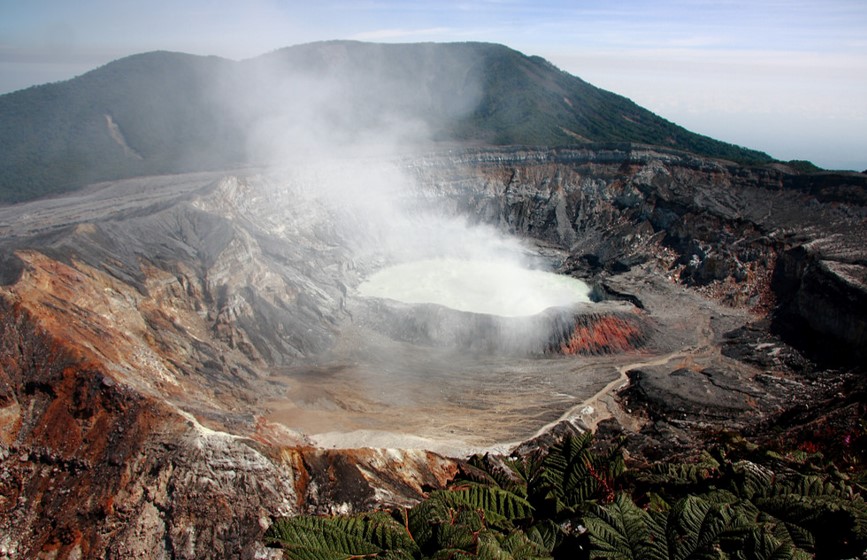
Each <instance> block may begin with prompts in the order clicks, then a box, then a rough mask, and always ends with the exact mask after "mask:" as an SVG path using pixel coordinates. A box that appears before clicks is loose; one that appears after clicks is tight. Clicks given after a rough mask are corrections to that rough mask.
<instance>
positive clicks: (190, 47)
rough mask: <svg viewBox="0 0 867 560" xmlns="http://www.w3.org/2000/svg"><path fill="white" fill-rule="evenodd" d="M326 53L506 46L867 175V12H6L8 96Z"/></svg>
mask: <svg viewBox="0 0 867 560" xmlns="http://www.w3.org/2000/svg"><path fill="white" fill-rule="evenodd" d="M331 39H355V40H362V41H373V42H389V43H402V42H418V41H435V42H452V41H487V42H495V43H502V44H504V45H507V46H509V47H512V48H514V49H517V50H519V51H521V52H523V53H525V54H528V55H538V56H542V57H544V58H546V59H547V60H549V61H551V62H552V63H554V64H555V65H557V66H558V67H559V68H561V69H563V70H565V71H567V72H569V73H570V74H573V75H576V76H578V77H580V78H582V79H584V80H585V81H587V82H590V83H591V84H593V85H596V86H598V87H601V88H603V89H607V90H609V91H613V92H615V93H619V94H621V95H624V96H626V97H628V98H630V99H632V100H633V101H635V102H636V103H638V104H639V105H641V106H643V107H645V108H647V109H649V110H651V111H653V112H654V113H656V114H658V115H660V116H662V117H664V118H666V119H668V120H670V121H673V122H675V123H677V124H680V125H682V126H684V127H686V128H688V129H690V130H692V131H694V132H698V133H700V134H705V135H708V136H711V137H713V138H717V139H720V140H724V141H727V142H731V143H734V144H738V145H742V146H746V147H749V148H754V149H758V150H762V151H764V152H767V153H769V154H770V155H771V156H773V157H775V158H778V159H781V160H791V159H799V160H809V161H812V162H814V163H816V164H817V165H819V166H821V167H825V168H828V169H855V170H858V171H862V170H867V0H813V1H806V0H659V1H642V0H620V1H616V2H615V1H605V0H572V1H566V0H562V1H545V0H536V1H533V0H478V1H474V2H469V1H460V0H439V1H425V2H421V1H413V0H403V1H397V0H317V1H314V2H311V1H310V0H303V1H300V0H243V1H242V0H183V1H178V0H147V1H144V0H76V1H75V2H72V1H70V0H0V93H6V92H10V91H14V90H17V89H22V88H25V87H29V86H32V85H36V84H41V83H46V82H53V81H60V80H66V79H70V78H73V77H75V76H77V75H80V74H83V73H85V72H87V71H88V70H91V69H93V68H96V67H98V66H101V65H103V64H106V63H108V62H110V61H112V60H115V59H118V58H122V57H124V56H128V55H131V54H135V53H140V52H146V51H152V50H171V51H181V52H187V53H192V54H201V55H218V56H222V57H226V58H230V59H234V60H240V59H245V58H251V57H255V56H257V55H259V54H263V53H266V52H269V51H272V50H275V49H278V48H282V47H287V46H290V45H296V44H301V43H308V42H311V41H320V40H331Z"/></svg>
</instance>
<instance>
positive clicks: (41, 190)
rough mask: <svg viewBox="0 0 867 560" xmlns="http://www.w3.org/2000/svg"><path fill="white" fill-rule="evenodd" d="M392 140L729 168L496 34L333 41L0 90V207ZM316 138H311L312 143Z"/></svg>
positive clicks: (758, 158) (142, 64)
mask: <svg viewBox="0 0 867 560" xmlns="http://www.w3.org/2000/svg"><path fill="white" fill-rule="evenodd" d="M384 134H385V135H393V138H392V141H396V142H398V143H402V142H403V141H404V140H405V138H404V136H402V135H407V134H409V135H413V134H414V135H415V136H414V137H412V138H411V139H420V137H430V138H433V139H434V140H438V141H447V142H465V143H469V144H473V145H478V144H483V145H484V144H489V145H490V144H494V145H506V144H524V145H540V146H554V145H567V144H575V143H581V142H588V141H592V142H611V141H616V142H634V143H644V144H654V145H660V146H666V147H671V148H676V149H680V150H685V151H690V152H694V153H696V154H699V155H703V156H709V157H715V158H725V159H730V160H733V161H736V162H741V163H750V164H752V163H764V162H769V161H771V158H770V157H769V156H767V155H766V154H763V153H760V152H756V151H753V150H747V149H744V148H740V147H737V146H733V145H731V144H726V143H724V142H719V141H716V140H713V139H711V138H707V137H705V136H700V135H697V134H693V133H691V132H689V131H687V130H685V129H683V128H681V127H679V126H677V125H675V124H672V123H670V122H668V121H666V120H665V119H662V118H660V117H658V116H656V115H654V114H652V113H651V112H649V111H647V110H645V109H642V108H641V107H639V106H637V105H636V104H635V103H633V102H631V101H629V100H628V99H626V98H624V97H621V96H619V95H615V94H613V93H610V92H607V91H603V90H601V89H598V88H596V87H594V86H591V85H590V84H587V83H586V82H584V81H582V80H581V79H579V78H577V77H575V76H571V75H569V74H567V73H565V72H562V71H560V70H558V69H557V68H555V67H554V66H553V65H551V64H550V63H548V62H546V61H545V60H543V59H541V58H538V57H528V56H525V55H523V54H521V53H519V52H517V51H514V50H511V49H509V48H507V47H504V46H502V45H494V44H486V43H454V44H432V43H423V44H407V45H381V44H369V43H357V42H346V41H335V42H325V43H313V44H309V45H301V46H297V47H290V48H287V49H281V50H278V51H275V52H272V53H269V54H267V55H263V56H261V57H258V58H256V59H251V60H248V61H243V62H232V61H228V60H224V59H220V58H217V57H199V56H192V55H185V54H179V53H167V52H154V53H146V54H141V55H135V56H131V57H128V58H124V59H121V60H118V61H115V62H112V63H110V64H108V65H106V66H103V67H101V68H98V69H96V70H94V71H92V72H89V73H87V74H85V75H83V76H80V77H78V78H75V79H73V80H70V81H67V82H62V83H55V84H48V85H43V86H38V87H33V88H29V89H26V90H22V91H18V92H14V93H10V94H6V95H2V96H0V169H2V170H3V171H2V174H0V202H15V201H22V200H28V199H32V198H38V197H41V196H46V195H51V194H56V193H60V192H63V191H67V190H70V189H75V188H78V187H81V186H83V185H86V184H89V183H93V182H96V181H102V180H110V179H119V178H124V177H130V176H136V175H148V174H157V173H177V172H184V171H193V170H205V169H217V168H229V167H232V166H234V165H237V164H240V163H245V162H248V161H249V160H251V159H253V160H256V159H258V158H259V157H260V156H261V154H259V153H256V150H254V151H253V152H249V149H250V147H251V141H252V144H253V145H254V146H255V147H261V146H262V145H263V144H265V145H267V144H268V143H271V142H273V143H274V144H275V145H280V143H281V142H285V141H286V138H285V137H290V140H291V141H292V142H294V143H295V144H294V145H303V144H304V143H305V142H307V141H311V142H313V141H315V142H319V143H321V144H323V145H324V147H325V148H326V149H327V148H328V147H329V146H330V145H334V147H335V149H339V144H340V142H367V141H370V140H371V139H376V138H382V137H383V135H384ZM318 147H320V148H322V147H323V146H318Z"/></svg>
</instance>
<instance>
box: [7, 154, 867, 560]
mask: <svg viewBox="0 0 867 560" xmlns="http://www.w3.org/2000/svg"><path fill="white" fill-rule="evenodd" d="M344 165H345V166H346V168H345V169H344V171H342V172H341V171H340V170H341V168H342V167H341V166H344ZM359 169H365V170H366V171H364V172H363V173H362V172H360V171H359ZM335 170H337V172H338V173H337V179H333V177H334V173H335ZM371 170H374V171H375V173H373V175H372V177H373V179H371V178H370V177H369V176H367V175H366V174H367V173H371ZM395 178H396V180H393V179H395ZM353 181H354V182H356V183H358V184H359V185H362V184H363V185H368V182H369V184H374V183H377V184H378V183H383V182H388V183H390V184H395V185H398V186H397V188H396V189H395V190H394V191H393V192H392V191H389V192H388V196H385V195H382V196H380V195H381V192H380V191H372V190H368V191H365V192H364V193H363V196H357V195H354V194H353V192H352V191H345V190H342V189H339V188H336V187H335V182H336V184H337V185H338V186H339V185H340V184H345V183H353ZM366 181H367V182H366ZM865 189H867V186H865V178H864V177H863V176H861V175H857V174H852V175H825V176H821V177H820V176H816V177H811V178H808V179H805V178H804V177H803V176H799V175H797V174H794V173H791V172H790V171H789V170H787V169H785V168H775V167H759V168H748V167H740V166H737V165H734V164H731V163H728V162H724V161H720V160H709V159H702V158H699V157H696V156H691V155H687V154H684V153H681V152H675V151H666V150H661V149H652V148H648V147H644V146H636V145H593V146H587V147H583V148H580V149H560V150H538V149H524V148H503V149H489V150H475V151H474V150H461V151H453V152H438V153H432V154H429V155H427V156H423V157H421V156H420V157H412V158H410V157H406V158H398V159H396V160H392V161H391V162H388V164H382V163H381V162H373V161H362V162H361V165H359V162H357V161H355V162H352V163H345V162H344V163H335V162H333V161H330V162H326V163H325V164H323V165H321V166H316V165H310V166H307V167H303V168H302V167H293V168H290V169H287V170H283V171H282V172H280V173H269V174H267V175H266V174H261V173H259V172H258V171H255V170H251V171H247V172H243V173H240V172H235V173H231V174H227V175H224V174H219V173H216V174H210V175H209V174H200V175H185V176H162V177H154V178H146V179H134V180H128V181H125V182H118V183H110V184H103V185H97V186H94V187H91V188H89V189H87V190H85V191H82V192H80V193H76V194H74V195H70V196H69V197H67V198H65V199H56V200H43V201H36V202H31V203H27V204H22V205H16V206H8V207H2V208H0V232H2V240H0V261H2V263H3V266H2V275H0V280H2V284H3V285H2V287H0V329H2V337H0V340H2V347H0V464H2V469H0V472H2V475H0V535H2V536H0V555H2V554H5V555H6V556H9V557H40V556H41V557H45V558H75V557H102V556H106V555H108V556H112V557H121V558H132V557H139V556H140V555H141V554H142V552H143V551H147V554H148V555H149V556H151V557H166V558H203V557H214V558H224V557H242V558H252V557H267V555H268V554H269V551H268V550H266V549H264V548H263V547H262V545H261V542H260V540H259V539H260V537H261V534H262V532H263V530H264V527H265V526H266V525H267V524H268V522H269V521H268V520H269V517H270V516H273V515H281V514H287V513H292V512H300V511H330V510H336V509H339V510H348V509H352V508H363V507H371V506H372V505H373V504H376V503H404V502H405V501H407V500H412V499H413V498H414V497H418V496H419V495H420V493H421V492H422V491H423V489H424V488H426V487H429V486H437V485H439V484H441V483H442V482H443V481H444V480H445V479H447V478H448V477H449V476H450V475H451V474H452V473H453V472H454V468H455V466H454V465H455V463H454V461H452V460H447V459H443V458H442V457H441V456H439V455H436V454H433V453H430V452H428V451H423V450H407V449H380V450H377V449H363V450H325V449H317V448H314V447H312V446H311V445H310V443H311V442H310V441H309V440H308V439H307V437H306V436H305V434H302V433H299V432H297V431H293V430H290V429H288V428H286V427H285V426H283V425H281V424H280V423H279V422H277V421H275V420H274V419H273V418H270V417H268V415H267V414H266V413H265V410H264V407H265V403H267V402H270V401H272V400H274V399H280V398H282V397H283V396H284V395H285V394H286V390H287V385H286V383H287V378H286V377H285V376H282V377H281V375H278V374H277V372H279V371H283V370H282V369H281V368H296V369H298V368H301V369H303V368H308V369H307V370H305V371H308V373H307V375H313V374H314V373H315V372H317V371H318V372H322V373H323V374H325V373H327V371H328V366H329V363H333V362H329V360H333V359H334V356H335V355H338V354H339V352H341V351H343V350H344V349H345V348H346V347H347V346H351V344H350V343H355V342H356V341H357V340H358V338H357V337H358V336H359V335H358V333H362V334H364V335H365V336H370V337H371V340H375V341H376V342H377V344H379V346H377V347H376V348H377V353H379V354H381V353H382V352H381V351H384V352H386V353H388V352H393V353H394V354H395V355H396V354H397V353H399V352H410V351H415V350H408V347H406V346H403V343H402V342H400V341H395V340H392V339H391V338H389V337H388V333H386V334H383V333H382V332H381V329H380V330H376V329H373V330H371V329H368V327H367V326H365V324H364V322H363V321H362V320H361V316H360V315H359V312H360V310H361V309H362V307H363V302H360V301H359V300H358V298H357V297H356V296H355V292H354V290H355V287H356V286H357V285H358V283H359V282H360V280H361V278H363V277H364V276H365V275H366V274H368V273H369V272H371V271H373V270H376V269H377V268H379V267H381V266H383V265H384V264H386V263H388V262H391V261H394V260H399V259H401V258H409V257H412V256H414V255H415V256H417V255H419V254H420V253H421V252H422V251H426V250H430V251H435V250H439V248H440V246H439V244H435V243H433V241H431V240H436V239H439V240H443V239H444V240H446V241H448V243H449V244H457V245H462V247H463V249H464V250H466V251H469V250H470V249H471V245H472V243H470V242H469V238H468V237H467V231H470V230H468V229H466V223H470V224H485V225H489V226H493V227H494V228H496V229H497V230H498V231H500V232H504V233H508V234H512V235H514V236H516V237H519V238H522V239H525V240H532V241H533V244H532V245H530V246H529V247H530V249H526V251H528V253H532V255H533V258H535V259H541V260H543V261H546V262H552V263H554V264H555V265H556V266H557V267H558V269H559V270H560V271H561V272H563V273H569V274H573V275H577V276H581V277H583V278H585V279H587V280H588V281H590V282H591V283H593V284H594V285H595V286H596V292H597V294H598V295H599V297H600V298H604V299H606V300H607V303H606V304H607V305H613V306H616V307H617V309H618V310H619V311H618V313H629V314H632V315H634V316H635V317H638V319H636V320H635V321H634V322H630V321H625V322H624V321H622V320H618V319H616V317H618V315H616V314H615V315H599V316H595V318H593V319H587V320H583V321H579V322H578V323H576V324H574V325H570V328H573V327H574V329H573V330H571V331H570V332H568V333H566V334H567V335H568V336H565V335H561V336H562V340H563V341H566V342H565V343H559V344H557V345H556V347H559V350H560V351H562V352H563V353H564V354H572V353H574V352H577V353H578V354H579V356H578V357H574V356H573V357H560V358H556V360H559V361H555V362H546V363H548V364H550V363H553V364H555V365H557V364H570V367H572V366H571V364H575V366H574V367H576V368H583V369H581V371H582V372H586V375H587V376H589V377H592V376H593V375H599V378H598V379H597V380H595V381H593V382H592V383H590V382H588V389H587V390H588V391H589V392H588V393H587V395H588V398H587V399H586V400H582V399H579V402H578V403H577V404H578V405H580V406H576V407H574V408H572V405H573V404H575V403H574V402H573V403H571V404H568V405H567V404H564V405H563V406H562V408H561V410H560V412H559V413H556V414H555V412H556V411H551V410H549V411H547V412H545V414H542V412H540V411H536V413H538V414H539V417H538V418H537V419H535V420H534V421H535V422H536V424H535V425H536V426H537V427H538V428H539V429H540V430H542V431H544V428H545V425H546V424H547V425H548V427H550V426H553V425H555V424H556V423H557V421H559V420H561V419H562V420H565V421H567V422H570V423H572V424H575V425H581V424H582V423H583V424H586V425H590V426H593V425H596V424H597V423H598V422H600V421H603V424H602V425H603V426H605V427H606V429H608V427H609V426H610V425H611V423H612V420H606V418H613V422H616V423H617V424H618V425H619V426H620V427H619V428H618V429H623V430H626V431H627V432H629V433H633V434H635V435H634V436H633V438H634V441H636V442H638V443H636V444H635V446H634V447H635V449H636V451H637V452H646V453H647V454H648V455H650V454H652V453H654V452H657V453H658V452H661V451H660V450H662V449H670V448H671V447H672V446H678V445H680V446H689V445H692V444H694V442H695V441H697V440H696V438H698V437H701V433H702V431H703V430H707V429H712V428H713V427H714V426H717V427H719V426H729V427H739V426H744V427H746V426H749V425H755V424H756V423H759V422H766V421H771V420H773V418H775V417H777V416H778V415H779V414H781V413H783V412H785V410H786V409H787V408H788V407H791V406H792V404H793V403H795V404H796V403H798V402H807V401H808V399H810V398H812V395H818V394H821V392H822V391H824V389H825V387H826V386H828V385H833V383H831V381H832V380H833V377H834V375H835V373H834V371H833V370H830V369H827V367H828V366H825V365H823V364H826V363H829V361H833V362H834V363H837V364H849V366H850V367H851V365H852V364H855V366H857V364H858V363H859V360H860V359H861V358H863V349H864V348H865V347H867V344H865V342H867V331H865V325H864V321H865V317H867V314H865V313H864V311H865V309H867V307H865V297H867V285H865V279H867V275H865V266H867V261H865V253H864V247H865V246H867V245H865V243H864V241H865V239H863V238H864V236H865V231H867V228H865V227H864V225H865V217H867V216H865V206H864V195H863V193H864V192H865ZM398 208H399V209H400V210H401V212H406V214H405V215H406V216H410V217H413V219H407V220H406V221H405V222H404V221H402V220H401V219H399V215H398V214H397V213H396V210H397V209H398ZM401 215H403V214H401ZM371 217H375V219H371ZM422 217H423V218H424V219H422ZM432 217H436V220H437V221H433V218H432ZM431 224H433V226H435V227H433V226H431ZM456 224H458V225H456ZM386 226H387V227H386ZM451 227H454V231H453V232H450V230H449V229H448V228H451ZM393 228H398V229H397V230H395V229H393ZM400 228H406V229H400ZM426 228H432V229H431V230H430V231H428V230H427V229H426ZM395 231H398V232H402V233H404V234H405V235H402V236H399V237H400V241H399V242H397V241H394V240H393V239H391V238H387V236H386V235H385V234H386V233H394V232H395ZM485 231H490V230H485ZM409 232H415V233H416V234H417V233H419V232H421V233H424V235H418V236H417V237H415V236H411V235H409ZM410 237H414V240H413V242H412V243H411V242H410ZM419 240H422V241H423V243H421V242H420V241H419ZM458 240H463V242H458ZM386 241H388V242H387V243H386ZM612 317H613V318H612ZM618 321H619V322H618ZM386 322H387V321H386ZM594 325H597V327H594ZM598 325H603V326H601V327H598ZM635 325H640V326H635ZM635 329H637V330H639V331H641V332H640V335H641V336H640V343H636V341H637V340H639V339H632V338H630V336H632V335H631V334H630V333H632V334H635V333H633V330H635ZM348 332H351V333H354V334H353V337H356V338H351V337H350V338H347V335H346V333H348ZM372 332H373V333H377V334H375V336H374V335H372V334H371V333H372ZM383 337H384V338H383ZM810 340H815V341H819V340H821V341H822V342H821V343H817V344H808V343H807V342H809V341H810ZM599 345H602V347H605V348H610V349H613V350H616V351H614V352H613V353H612V352H609V351H605V352H600V351H598V348H599V347H600V346H599ZM418 348H421V346H419V347H418ZM594 348H595V349H596V351H586V352H585V351H582V349H591V350H592V349H594ZM383 349H384V350H383ZM352 350H353V351H354V350H356V349H355V348H352ZM624 350H625V352H626V353H625V354H624V353H622V351H624ZM353 355H355V354H353ZM804 355H806V356H807V358H810V359H807V358H805V357H804ZM569 360H576V361H569ZM811 360H812V361H811ZM317 368H318V369H317ZM584 374H585V373H582V375H584ZM298 379H301V380H303V377H301V378H298ZM623 379H631V381H632V387H631V389H630V391H631V392H628V393H626V394H624V395H623V397H622V398H623V399H624V401H623V402H624V403H625V406H623V407H621V406H620V405H619V404H618V402H617V400H618V399H617V398H616V397H615V396H614V395H613V394H612V393H611V392H610V390H612V389H614V388H616V387H618V386H619V384H620V383H621V382H622V380H623ZM296 381H297V380H296ZM519 382H520V380H519V381H518V383H519ZM500 383H505V381H503V380H501V381H500ZM525 385H526V383H525ZM518 387H519V385H516V386H515V388H510V389H509V390H508V392H513V391H517V390H518V389H517V388H518ZM606 388H607V390H608V392H606ZM576 390H577V389H576ZM590 396H593V398H590ZM520 398H521V399H522V400H525V399H531V398H532V397H531V396H530V395H527V396H523V395H522V396H521V397H520ZM545 398H548V397H545ZM542 400H544V399H542ZM508 402H510V401H508V400H504V401H503V403H508ZM514 402H516V403H517V402H518V400H517V399H515V400H514ZM479 406H481V405H479ZM465 408H468V409H469V408H472V407H471V406H470V407H466V406H465ZM528 410H529V409H528ZM629 410H633V411H634V412H635V413H636V414H634V415H630V412H629ZM639 412H640V414H638V413H639ZM505 413H508V411H507V410H506V411H505V412H504V411H500V412H497V414H499V415H500V416H502V415H503V414H505ZM560 413H562V415H561V414H560ZM522 414H523V415H524V419H523V420H522V421H526V418H527V417H530V416H532V414H531V413H530V412H522ZM551 414H555V415H554V416H553V417H552V416H551ZM517 421H518V420H517V419H516V422H517ZM533 429H536V428H533ZM352 437H353V436H351V435H350V436H349V439H350V441H352V439H351V438H352ZM355 441H359V442H360V441H361V440H360V439H358V440H355ZM418 441H422V443H418ZM418 441H417V445H415V447H424V443H423V440H418ZM642 449H643V451H642ZM654 450H656V451H654Z"/></svg>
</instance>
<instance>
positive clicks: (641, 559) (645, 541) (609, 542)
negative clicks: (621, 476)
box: [584, 494, 668, 560]
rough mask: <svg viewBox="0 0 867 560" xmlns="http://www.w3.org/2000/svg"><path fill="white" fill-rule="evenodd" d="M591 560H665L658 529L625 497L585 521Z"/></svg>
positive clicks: (594, 512) (665, 556) (662, 537)
mask: <svg viewBox="0 0 867 560" xmlns="http://www.w3.org/2000/svg"><path fill="white" fill-rule="evenodd" d="M584 521H585V524H586V526H587V532H588V534H589V536H590V544H591V546H592V547H593V557H594V558H616V559H618V560H668V551H667V547H666V544H665V537H664V533H663V531H662V528H661V527H660V526H659V525H658V524H657V523H656V521H655V520H654V519H653V518H652V517H651V516H650V515H649V514H648V513H647V512H646V511H644V510H642V509H641V508H639V507H638V506H636V505H635V503H634V502H633V501H632V499H631V498H629V497H628V496H626V495H625V494H618V495H617V497H616V498H615V500H614V502H613V503H611V504H608V505H607V506H596V507H594V508H593V509H592V510H591V513H590V514H588V515H587V516H586V517H585V520H584Z"/></svg>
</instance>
